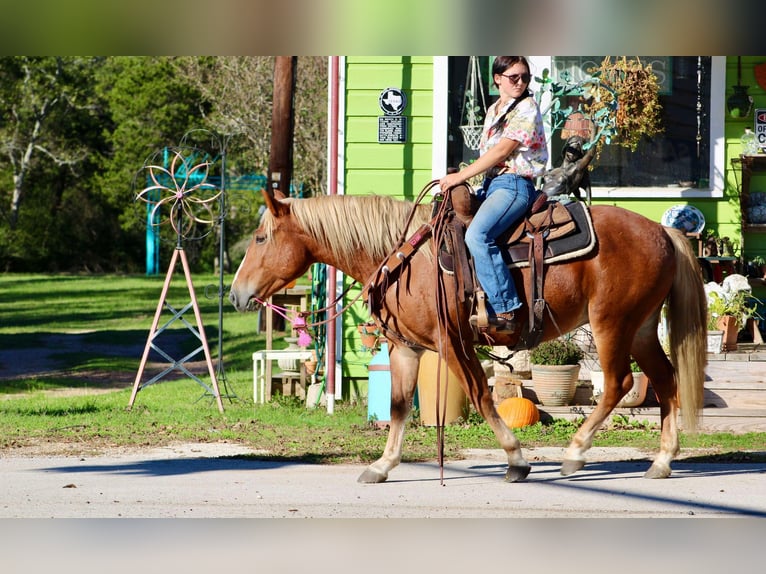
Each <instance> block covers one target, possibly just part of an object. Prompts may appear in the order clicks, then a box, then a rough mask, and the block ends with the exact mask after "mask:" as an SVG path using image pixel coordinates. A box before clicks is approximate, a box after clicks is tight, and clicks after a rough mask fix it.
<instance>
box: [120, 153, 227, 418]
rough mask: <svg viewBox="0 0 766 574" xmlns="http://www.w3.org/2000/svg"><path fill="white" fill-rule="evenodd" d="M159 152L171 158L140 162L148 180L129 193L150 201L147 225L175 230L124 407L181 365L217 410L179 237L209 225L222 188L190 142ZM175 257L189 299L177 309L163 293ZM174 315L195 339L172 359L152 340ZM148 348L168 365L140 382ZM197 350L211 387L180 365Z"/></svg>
mask: <svg viewBox="0 0 766 574" xmlns="http://www.w3.org/2000/svg"><path fill="white" fill-rule="evenodd" d="M165 153H166V154H167V153H170V154H172V159H171V160H170V161H165V165H166V166H167V167H164V166H162V165H155V164H154V163H148V164H147V165H144V167H143V168H142V170H141V173H144V174H145V175H146V179H145V180H144V181H147V182H149V183H150V185H148V186H147V187H145V188H144V189H143V190H142V191H140V192H139V193H137V194H136V198H135V199H136V201H138V200H140V201H144V202H146V203H147V204H149V205H150V206H151V217H150V218H148V221H150V222H152V223H151V224H152V225H157V226H162V225H166V224H169V225H170V226H171V227H172V229H173V231H174V232H175V238H176V245H175V249H174V250H173V256H172V258H171V260H170V263H169V265H168V271H167V274H166V276H165V283H164V284H163V287H162V293H161V295H160V300H159V303H158V304H157V310H156V312H155V314H154V320H153V322H152V326H151V329H150V330H149V337H148V338H147V341H146V346H145V347H144V353H143V356H142V357H141V363H140V366H139V368H138V373H137V374H136V380H135V383H134V385H133V392H132V394H131V396H130V402H129V404H128V407H129V408H130V407H132V406H133V403H134V401H135V399H136V395H137V393H138V391H139V390H141V389H142V388H145V387H147V386H149V385H152V384H154V383H156V382H158V381H159V380H160V379H162V378H163V377H165V376H166V375H168V374H170V373H171V372H173V371H181V372H183V373H184V374H186V375H187V376H188V377H190V378H192V379H194V380H195V381H196V382H197V383H199V384H200V385H201V386H202V387H203V388H204V389H205V390H206V391H207V393H208V394H210V395H212V396H213V397H215V399H216V402H217V404H218V410H219V411H220V412H223V403H222V401H221V393H220V391H219V388H218V379H217V377H216V372H215V370H214V368H213V361H212V359H211V356H210V348H209V345H208V342H207V338H206V336H205V329H204V327H203V325H202V318H201V315H200V310H199V304H198V303H197V297H196V295H195V293H194V285H193V283H192V279H191V272H190V270H189V262H188V259H187V257H186V252H185V251H184V241H187V240H191V239H199V238H200V237H204V235H206V234H207V232H206V233H204V234H202V235H199V234H198V230H199V229H202V228H204V226H209V225H212V224H213V223H215V222H216V221H217V218H216V217H215V214H214V210H215V208H216V206H217V205H218V200H219V197H220V196H221V194H222V193H223V191H222V190H219V189H217V188H216V187H215V186H214V185H212V184H211V183H209V182H208V175H209V169H210V165H211V163H210V162H209V161H207V160H203V161H200V159H199V158H200V157H205V155H204V154H200V153H198V152H196V151H195V150H193V149H191V148H175V149H174V148H170V149H168V150H166V152H165ZM166 159H167V158H166ZM194 162H198V163H194ZM179 259H180V260H181V264H182V266H183V270H184V277H185V279H186V285H187V287H188V290H189V297H190V301H189V302H188V303H187V304H186V305H184V306H183V307H182V308H181V309H175V308H174V307H173V306H171V305H170V304H169V303H168V301H167V296H168V289H169V287H170V283H171V280H172V278H173V274H174V273H175V268H176V266H177V263H178V260H179ZM164 309H167V310H168V311H170V313H171V317H170V319H169V320H167V321H166V322H165V323H164V324H163V325H162V326H161V327H159V322H160V318H161V316H162V313H163V310H164ZM189 309H193V310H194V316H195V319H196V326H195V325H193V324H192V323H190V322H189V321H187V320H186V319H185V318H184V316H183V315H184V313H186V312H187V311H188V310H189ZM176 321H181V322H182V323H183V324H184V325H185V326H186V328H187V329H188V330H189V331H190V332H191V333H192V334H193V335H194V336H195V337H196V338H197V339H198V340H199V342H200V345H199V347H197V348H196V349H194V350H193V351H192V352H190V353H188V354H186V355H185V356H184V357H182V358H181V359H174V358H173V357H171V355H170V354H169V353H167V352H165V351H164V350H163V349H162V348H161V347H160V346H159V344H158V343H157V338H158V337H159V336H160V335H161V334H162V333H163V332H164V331H165V330H166V329H167V328H168V327H169V326H170V325H171V324H173V323H175V322H176ZM152 349H153V350H155V351H156V352H157V353H159V354H160V355H161V356H162V357H164V358H165V359H166V360H167V361H168V362H169V363H170V365H169V366H168V367H167V368H165V369H164V370H163V371H162V372H160V373H159V374H157V375H155V376H154V377H152V378H151V379H150V380H148V381H146V382H144V383H141V378H142V376H143V373H144V369H145V367H146V363H147V359H148V358H149V353H150V351H151V350H152ZM200 352H204V355H205V361H206V363H207V369H208V374H209V375H210V380H211V384H212V388H211V387H210V386H209V385H207V384H206V383H205V382H204V381H202V380H201V379H200V378H199V377H197V376H196V375H195V374H194V373H192V372H191V371H190V370H189V369H188V368H187V367H186V365H185V363H186V362H187V361H189V360H191V359H192V358H193V357H195V356H196V355H197V354H199V353H200Z"/></svg>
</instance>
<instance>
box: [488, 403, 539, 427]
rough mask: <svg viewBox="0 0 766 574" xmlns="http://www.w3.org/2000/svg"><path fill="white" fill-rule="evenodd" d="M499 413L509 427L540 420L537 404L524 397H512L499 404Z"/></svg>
mask: <svg viewBox="0 0 766 574" xmlns="http://www.w3.org/2000/svg"><path fill="white" fill-rule="evenodd" d="M497 414H499V415H500V418H501V419H503V422H504V423H505V424H506V425H508V427H509V428H512V429H517V428H521V427H524V426H527V425H533V424H535V423H536V422H537V421H539V420H540V411H539V410H537V405H535V403H533V402H532V401H530V400H529V399H525V398H523V397H510V398H508V399H505V400H504V401H503V402H501V403H500V404H499V405H498V406H497Z"/></svg>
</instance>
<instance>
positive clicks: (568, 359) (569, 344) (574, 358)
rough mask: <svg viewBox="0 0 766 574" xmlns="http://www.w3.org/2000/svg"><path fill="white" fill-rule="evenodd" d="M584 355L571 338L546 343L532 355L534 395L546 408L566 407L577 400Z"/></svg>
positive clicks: (535, 349)
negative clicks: (576, 392) (578, 381)
mask: <svg viewBox="0 0 766 574" xmlns="http://www.w3.org/2000/svg"><path fill="white" fill-rule="evenodd" d="M584 356H585V354H584V353H583V351H582V349H580V347H578V346H577V344H576V343H575V342H574V341H572V340H571V339H564V338H559V339H553V340H551V341H544V342H542V343H540V344H539V345H538V346H537V347H535V348H534V349H532V351H531V352H530V354H529V362H530V369H531V371H532V381H533V382H534V387H535V394H537V398H538V400H539V401H540V402H541V403H542V404H543V405H544V406H564V405H568V404H569V403H571V402H572V399H573V398H574V394H575V390H576V386H577V377H578V375H579V374H580V361H581V360H582V359H583V357H584Z"/></svg>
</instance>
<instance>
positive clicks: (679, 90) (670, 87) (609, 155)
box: [446, 56, 726, 197]
mask: <svg viewBox="0 0 766 574" xmlns="http://www.w3.org/2000/svg"><path fill="white" fill-rule="evenodd" d="M529 60H530V65H531V67H532V75H533V77H534V76H540V75H541V74H542V72H543V70H544V69H546V68H547V69H549V70H552V71H553V73H554V74H557V73H560V72H561V71H563V70H568V71H569V72H570V74H571V75H572V77H573V79H574V80H581V79H583V78H584V77H585V75H586V74H587V71H588V69H590V68H593V67H596V66H597V65H598V64H599V63H600V62H601V60H603V56H553V57H551V56H531V57H529ZM725 60H726V59H725V57H709V56H683V57H677V56H651V57H649V56H646V57H643V56H642V57H641V61H642V62H645V63H651V64H652V69H653V70H654V71H655V73H656V74H657V76H658V79H659V80H660V84H661V86H662V92H661V94H660V101H661V104H662V109H663V111H662V122H663V127H664V131H663V133H661V134H659V135H658V136H656V137H654V138H652V139H651V140H644V141H642V142H641V144H640V145H639V147H638V149H637V150H636V151H635V152H631V151H630V150H629V149H626V148H623V147H621V146H618V145H614V144H612V145H610V146H607V147H605V149H604V152H603V153H602V155H601V157H600V158H599V162H598V165H597V167H596V168H595V169H594V170H593V172H592V174H591V182H592V185H593V188H594V189H593V196H594V197H681V196H684V197H716V196H718V197H720V196H721V194H722V190H723V186H724V181H723V176H722V174H723V172H724V169H723V168H724V166H723V163H724V153H723V143H722V142H723V125H724V121H723V120H724V118H723V115H722V114H723V112H722V110H723V109H724V105H725V102H724V96H725ZM448 61H449V63H448V107H447V110H448V115H449V119H448V122H449V127H448V141H447V146H446V147H447V157H446V160H447V166H450V167H458V166H459V164H460V163H461V162H465V163H469V162H471V161H473V160H474V159H475V158H476V157H478V152H476V151H474V150H471V149H470V148H469V147H467V146H466V145H465V141H464V139H463V137H462V134H461V131H460V128H459V126H460V124H461V123H462V120H463V118H461V111H462V110H463V109H464V108H463V100H464V97H465V91H466V87H467V86H466V84H467V79H468V77H469V74H468V58H467V57H453V58H449V60H448ZM480 63H481V71H482V77H483V88H484V90H485V94H487V104H490V103H491V102H493V101H495V99H496V97H497V96H496V95H494V94H493V90H492V89H491V88H492V87H493V86H492V85H491V80H490V76H491V74H490V70H489V65H490V58H487V57H482V58H480ZM531 88H532V90H533V91H536V90H537V87H536V85H535V81H534V80H533V82H532V85H531ZM718 108H720V110H719V109H718ZM562 143H563V141H562V139H561V133H560V131H557V132H556V133H553V134H550V150H551V165H552V166H556V165H559V163H560V161H561V160H560V154H561V148H562Z"/></svg>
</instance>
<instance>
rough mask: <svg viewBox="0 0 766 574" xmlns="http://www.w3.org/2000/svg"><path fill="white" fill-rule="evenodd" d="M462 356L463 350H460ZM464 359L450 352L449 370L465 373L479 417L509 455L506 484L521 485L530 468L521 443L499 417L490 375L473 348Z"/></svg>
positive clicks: (464, 380) (465, 353)
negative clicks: (487, 374) (489, 380)
mask: <svg viewBox="0 0 766 574" xmlns="http://www.w3.org/2000/svg"><path fill="white" fill-rule="evenodd" d="M457 352H460V353H463V351H462V350H460V351H457ZM463 356H464V359H463V360H458V359H456V358H455V357H456V353H455V352H454V351H453V352H452V353H450V361H449V362H450V369H452V371H453V372H454V373H455V374H457V373H461V374H462V377H461V378H462V379H463V382H464V387H463V388H464V390H465V392H466V394H467V395H468V396H469V397H470V399H471V402H472V403H473V406H474V407H475V408H476V410H477V411H478V412H479V414H480V415H481V416H482V417H483V418H484V420H485V421H487V424H488V425H489V426H490V428H491V429H492V431H493V432H494V433H495V436H496V437H497V440H498V442H499V443H500V446H501V447H502V449H503V450H504V451H505V453H506V455H507V456H508V469H507V470H506V472H505V480H506V481H507V482H519V481H522V480H524V479H525V478H526V477H527V475H528V474H529V471H530V469H531V467H530V466H529V463H528V462H527V461H526V460H525V459H524V455H523V454H522V452H521V443H520V442H519V439H518V438H517V437H516V435H515V434H514V433H513V431H512V430H511V429H510V428H508V425H506V424H505V422H504V421H503V419H501V418H500V415H498V414H497V409H495V403H494V401H493V400H492V393H490V391H489V385H488V384H487V376H486V375H485V374H484V369H483V368H482V366H481V362H480V361H479V358H478V357H477V356H476V353H475V352H474V349H473V347H471V348H469V349H465V352H464V353H463Z"/></svg>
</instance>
